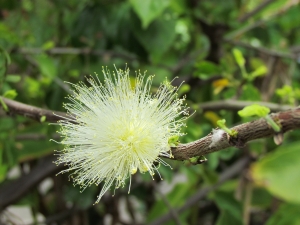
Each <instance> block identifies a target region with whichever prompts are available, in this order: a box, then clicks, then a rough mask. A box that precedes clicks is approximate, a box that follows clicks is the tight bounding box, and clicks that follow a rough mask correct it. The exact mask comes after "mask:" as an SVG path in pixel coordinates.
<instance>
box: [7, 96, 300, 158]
mask: <svg viewBox="0 0 300 225" xmlns="http://www.w3.org/2000/svg"><path fill="white" fill-rule="evenodd" d="M2 100H3V101H4V102H5V104H6V105H7V107H8V109H9V112H10V113H15V114H19V115H23V116H27V117H29V118H32V119H34V120H37V121H40V120H41V117H42V116H46V121H48V122H57V121H58V120H62V119H65V118H69V117H68V115H67V114H66V113H63V112H56V111H50V110H45V109H41V108H38V107H34V106H30V105H26V104H23V103H20V102H17V101H14V100H10V99H6V98H3V97H2ZM224 102H225V103H226V101H223V105H224V104H225V103H224ZM270 104H271V103H268V104H267V106H268V105H269V106H270ZM271 106H273V109H275V108H277V109H278V108H279V109H280V107H279V106H278V105H277V106H276V107H275V105H271ZM282 107H283V108H285V107H288V106H282ZM207 108H208V107H207ZM270 117H271V118H272V119H273V120H274V121H275V122H276V123H277V124H278V125H279V126H280V127H281V131H280V134H284V133H285V132H287V131H290V130H294V129H299V128H300V108H299V107H298V108H295V109H291V110H288V111H282V112H278V113H273V114H270ZM70 121H71V118H70ZM73 122H74V121H73ZM231 129H233V130H235V131H237V137H230V136H229V135H228V134H227V133H225V132H223V134H222V135H221V137H220V138H219V139H218V140H216V141H214V142H213V141H212V137H213V135H214V134H213V133H210V134H208V135H207V136H205V137H203V138H201V139H199V140H196V141H194V142H190V143H187V144H180V145H178V146H177V147H172V148H171V151H172V155H173V156H174V158H173V159H174V160H187V159H189V158H192V157H195V156H202V155H206V154H209V153H212V152H216V151H220V150H223V149H225V148H228V147H231V146H234V147H237V148H241V147H244V145H245V144H246V143H247V142H249V141H251V140H255V139H259V138H266V137H271V136H276V135H279V134H278V133H276V132H275V131H274V130H273V129H272V127H271V126H270V125H269V124H268V123H267V121H266V120H265V119H263V118H262V119H258V120H255V121H252V122H249V123H244V124H240V125H238V126H235V127H232V128H231Z"/></svg>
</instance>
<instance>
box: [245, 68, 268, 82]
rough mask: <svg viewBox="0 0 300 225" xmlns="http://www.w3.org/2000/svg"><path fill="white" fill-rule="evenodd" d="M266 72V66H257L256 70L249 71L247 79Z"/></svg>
mask: <svg viewBox="0 0 300 225" xmlns="http://www.w3.org/2000/svg"><path fill="white" fill-rule="evenodd" d="M267 72H268V68H267V67H266V66H264V65H263V66H260V67H258V68H257V69H256V70H254V71H253V72H251V73H250V74H249V80H250V81H251V80H253V79H254V78H256V77H259V76H262V75H265V74H266V73H267Z"/></svg>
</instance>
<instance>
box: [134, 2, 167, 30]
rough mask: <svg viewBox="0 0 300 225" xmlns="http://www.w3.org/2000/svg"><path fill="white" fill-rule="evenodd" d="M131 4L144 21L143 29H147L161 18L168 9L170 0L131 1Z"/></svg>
mask: <svg viewBox="0 0 300 225" xmlns="http://www.w3.org/2000/svg"><path fill="white" fill-rule="evenodd" d="M130 3H131V5H132V7H133V9H134V11H135V12H136V14H137V15H138V16H139V18H140V19H141V21H142V27H143V29H146V28H147V27H148V26H149V24H150V23H151V22H152V21H153V20H154V19H156V18H158V17H159V16H161V14H162V12H163V11H164V10H165V8H166V7H168V5H169V3H170V1H169V0H163V1H161V0H142V1H141V0H130Z"/></svg>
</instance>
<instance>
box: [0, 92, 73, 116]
mask: <svg viewBox="0 0 300 225" xmlns="http://www.w3.org/2000/svg"><path fill="white" fill-rule="evenodd" d="M0 98H1V99H2V101H3V102H4V103H5V104H6V106H7V107H8V113H9V114H18V115H22V116H25V117H29V118H31V119H33V120H36V121H39V122H41V118H42V117H43V116H45V117H46V118H45V121H47V122H57V121H58V120H62V119H63V118H62V117H65V118H68V115H67V114H66V113H63V112H58V111H53V110H47V109H42V108H38V107H35V106H31V105H26V104H24V103H21V102H17V101H14V100H11V99H8V98H4V97H0ZM70 119H71V118H70Z"/></svg>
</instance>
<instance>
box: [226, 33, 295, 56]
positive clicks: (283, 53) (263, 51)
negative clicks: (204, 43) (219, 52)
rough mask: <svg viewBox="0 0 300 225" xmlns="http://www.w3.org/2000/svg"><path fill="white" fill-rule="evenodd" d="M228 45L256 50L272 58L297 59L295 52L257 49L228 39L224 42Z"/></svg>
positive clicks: (260, 47)
mask: <svg viewBox="0 0 300 225" xmlns="http://www.w3.org/2000/svg"><path fill="white" fill-rule="evenodd" d="M223 41H224V42H226V43H229V44H232V45H236V46H241V47H244V48H247V49H250V50H255V51H258V52H261V53H263V54H266V55H270V56H275V57H280V58H288V59H293V60H295V59H297V54H295V53H293V52H282V51H277V50H272V49H268V48H265V47H262V46H259V47H256V46H253V45H251V44H248V43H245V42H242V41H234V40H232V39H229V38H226V39H224V40H223Z"/></svg>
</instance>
